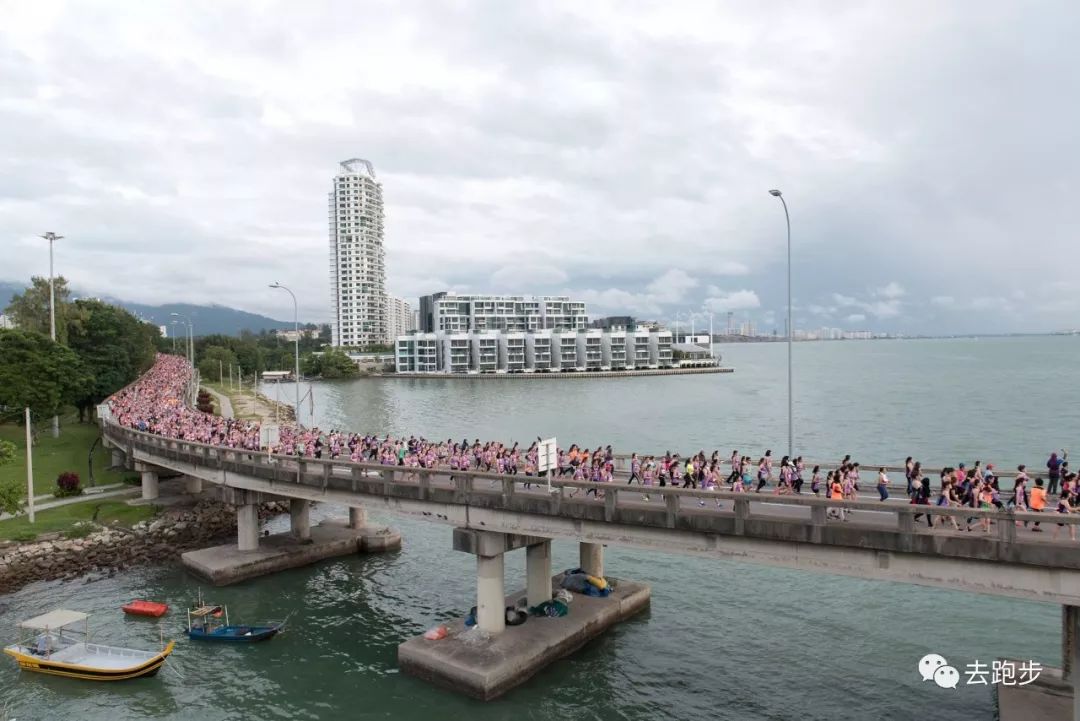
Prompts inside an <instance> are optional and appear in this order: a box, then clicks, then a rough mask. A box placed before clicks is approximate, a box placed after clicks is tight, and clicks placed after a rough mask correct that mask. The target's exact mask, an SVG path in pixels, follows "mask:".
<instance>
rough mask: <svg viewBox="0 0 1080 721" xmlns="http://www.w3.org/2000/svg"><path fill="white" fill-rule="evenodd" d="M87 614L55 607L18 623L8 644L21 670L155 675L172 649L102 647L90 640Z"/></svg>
mask: <svg viewBox="0 0 1080 721" xmlns="http://www.w3.org/2000/svg"><path fill="white" fill-rule="evenodd" d="M89 617H90V616H89V614H86V613H81V612H79V611H66V610H63V609H58V610H56V611H51V612H49V613H46V614H44V615H42V616H37V617H35V618H31V619H30V620H28V621H23V622H22V623H20V624H19V626H18V628H19V640H18V641H17V642H16V643H14V644H12V645H10V646H7V647H6V648H5V649H4V653H6V654H7V655H8V656H11V657H12V658H14V659H15V661H16V662H18V664H19V668H20V669H22V670H24V671H34V672H36V673H46V674H49V675H52V676H66V677H67V678H77V679H82V680H85V681H126V680H129V679H133V678H142V677H144V676H154V675H156V674H157V672H158V671H159V670H161V666H162V664H164V663H165V659H166V658H168V656H169V654H171V653H172V651H173V646H174V642H173V641H169V643H168V644H167V645H165V646H164V647H163V648H162V649H161V650H160V651H143V650H140V649H133V648H119V647H117V646H104V645H102V644H98V643H91V642H90V624H89V620H88V619H89Z"/></svg>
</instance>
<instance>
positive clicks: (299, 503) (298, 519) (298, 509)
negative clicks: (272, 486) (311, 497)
mask: <svg viewBox="0 0 1080 721" xmlns="http://www.w3.org/2000/svg"><path fill="white" fill-rule="evenodd" d="M289 528H290V529H291V531H292V535H293V538H296V539H298V540H301V541H307V540H310V539H311V501H307V500H304V499H303V498H291V499H289Z"/></svg>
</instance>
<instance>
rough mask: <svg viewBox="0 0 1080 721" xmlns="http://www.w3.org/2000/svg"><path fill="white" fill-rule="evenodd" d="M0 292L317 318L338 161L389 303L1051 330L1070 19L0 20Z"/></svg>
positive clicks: (714, 14)
mask: <svg viewBox="0 0 1080 721" xmlns="http://www.w3.org/2000/svg"><path fill="white" fill-rule="evenodd" d="M0 18H2V20H0V169H2V172H0V260H2V262H0V279H9V280H23V279H25V278H27V277H29V276H30V275H31V274H44V273H46V272H47V268H48V255H47V251H46V246H45V244H44V241H42V240H40V239H39V238H37V237H36V236H37V235H38V234H40V233H42V232H44V231H46V230H53V231H56V232H59V233H62V234H63V235H65V236H66V238H65V239H64V240H62V241H60V244H59V245H58V247H57V271H58V272H59V273H62V274H64V275H66V276H67V277H68V278H70V279H71V280H72V282H73V284H74V285H75V286H76V287H78V288H82V289H85V290H87V291H90V292H93V293H99V294H109V295H112V296H115V297H121V298H126V299H131V300H137V301H143V302H165V301H194V302H217V303H222V304H225V305H231V306H234V307H239V308H243V309H246V310H252V311H256V312H263V313H267V314H270V315H273V316H276V317H288V316H290V315H291V303H290V301H289V300H288V297H287V296H286V295H285V294H278V292H275V291H272V290H270V289H268V288H266V284H267V283H268V282H270V281H273V280H279V281H281V282H282V283H284V284H286V285H290V286H291V287H293V288H294V289H295V290H296V291H297V292H298V295H299V296H300V300H301V314H302V316H304V317H305V318H308V319H312V320H316V319H325V318H327V317H328V315H329V300H328V278H327V275H328V257H327V199H326V193H327V192H328V191H329V189H330V178H331V177H332V176H333V174H334V173H335V172H336V170H337V168H338V165H337V163H338V162H339V161H341V160H344V159H346V158H352V157H362V158H367V159H369V160H371V161H372V162H373V163H374V164H375V167H376V172H377V173H378V177H379V179H380V180H381V181H382V183H383V192H384V197H385V201H386V248H387V267H388V287H389V288H390V289H391V291H392V292H394V293H395V294H398V295H403V296H406V297H416V296H418V295H421V294H424V293H428V292H432V291H436V290H442V289H454V290H458V291H473V292H511V291H512V292H520V293H537V294H539V293H567V294H570V295H573V296H576V297H578V298H581V299H584V300H586V301H587V302H588V303H589V310H590V312H591V313H592V314H594V315H602V314H608V313H612V314H616V313H618V314H622V313H630V314H634V315H637V316H639V317H648V318H659V319H665V320H671V319H674V318H675V314H676V313H680V314H682V317H683V318H686V317H687V315H688V314H690V313H696V314H698V315H697V317H698V318H699V321H698V322H699V324H700V323H705V322H707V321H706V320H705V318H707V314H708V313H709V312H714V313H717V314H718V315H719V314H724V313H726V312H727V311H733V312H734V313H735V317H736V320H742V319H746V318H751V319H753V320H754V321H755V322H756V323H757V324H758V326H759V328H765V329H771V328H773V327H776V328H777V329H778V330H779V332H780V333H783V329H784V326H783V314H784V304H785V302H786V295H785V286H784V282H785V275H784V273H785V235H784V233H785V230H784V215H783V209H782V207H781V205H780V203H779V201H778V200H777V199H775V198H773V197H771V196H769V194H768V192H767V191H768V189H770V188H773V187H778V188H782V189H783V192H784V196H785V198H786V199H787V201H788V202H789V204H790V208H791V213H792V231H793V244H794V264H795V271H794V279H795V307H796V310H795V312H796V317H797V319H796V323H795V326H796V327H797V328H816V327H820V326H823V325H824V326H836V327H842V328H851V329H856V328H870V329H874V330H887V331H900V332H911V333H948V332H966V331H974V332H990V331H1014V330H1040V331H1041V330H1055V329H1061V328H1066V327H1077V326H1080V292H1078V290H1080V289H1078V285H1077V280H1076V278H1077V269H1078V268H1080V244H1078V243H1077V242H1076V236H1077V232H1076V229H1077V223H1076V221H1075V220H1074V217H1073V216H1074V205H1075V199H1076V198H1077V197H1078V195H1080V194H1078V192H1077V191H1078V190H1080V188H1078V187H1077V186H1078V180H1080V147H1078V145H1080V140H1078V138H1080V131H1078V127H1080V114H1078V109H1080V94H1078V93H1077V91H1076V88H1077V85H1076V83H1077V81H1076V78H1075V68H1076V67H1077V64H1078V61H1080V45H1078V44H1077V43H1076V42H1075V39H1076V38H1077V37H1080V6H1078V5H1077V4H1076V3H1075V2H1069V1H1062V2H1039V1H1038V0H1036V1H1035V2H1030V3H1019V2H996V1H993V0H990V1H988V2H979V3H977V4H973V3H969V2H960V1H959V0H958V1H956V2H940V1H934V2H930V1H927V2H918V1H917V0H912V1H909V2H902V3H885V2H857V3H848V2H841V1H839V0H837V1H835V2H796V3H790V2H783V1H782V0H781V1H773V2H768V3H748V2H728V3H724V2H700V3H692V2H658V3H655V4H654V3H647V2H618V3H616V2H600V1H596V0H590V2H587V3H584V2H566V3H560V2H552V1H545V2H533V3H528V2H504V1H503V0H492V1H491V2H470V1H468V0H456V1H454V0H451V1H448V2H441V3H434V2H426V1H417V2H408V1H406V2H402V1H401V0H394V1H392V2H368V1H363V0H362V1H360V2H341V3H330V2H312V3H295V2H281V3H275V2H244V3H230V2H221V1H220V0H215V1H213V2H179V3H175V4H169V3H165V2H151V3H132V2H117V3H108V2H92V3H90V2H82V3H53V2H42V1H35V2H32V3H30V2H23V1H21V0H0Z"/></svg>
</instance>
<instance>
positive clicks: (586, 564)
mask: <svg viewBox="0 0 1080 721" xmlns="http://www.w3.org/2000/svg"><path fill="white" fill-rule="evenodd" d="M578 558H579V563H580V564H581V570H582V571H584V572H585V573H587V574H589V575H590V576H599V577H600V578H603V577H604V544H602V543H579V544H578Z"/></svg>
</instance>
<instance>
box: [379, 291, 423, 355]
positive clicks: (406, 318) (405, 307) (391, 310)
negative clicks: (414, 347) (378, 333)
mask: <svg viewBox="0 0 1080 721" xmlns="http://www.w3.org/2000/svg"><path fill="white" fill-rule="evenodd" d="M386 309H387V313H386V315H387V326H388V327H389V333H388V335H387V338H386V342H387V343H389V344H393V342H394V340H395V339H396V338H397V337H398V336H399V335H405V334H406V333H408V332H409V331H413V330H416V323H415V320H416V316H415V315H414V313H413V310H412V308H411V307H410V306H409V304H408V302H407V301H406V300H405V299H404V298H398V297H397V296H393V295H391V296H388V297H387V299H386Z"/></svg>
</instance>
